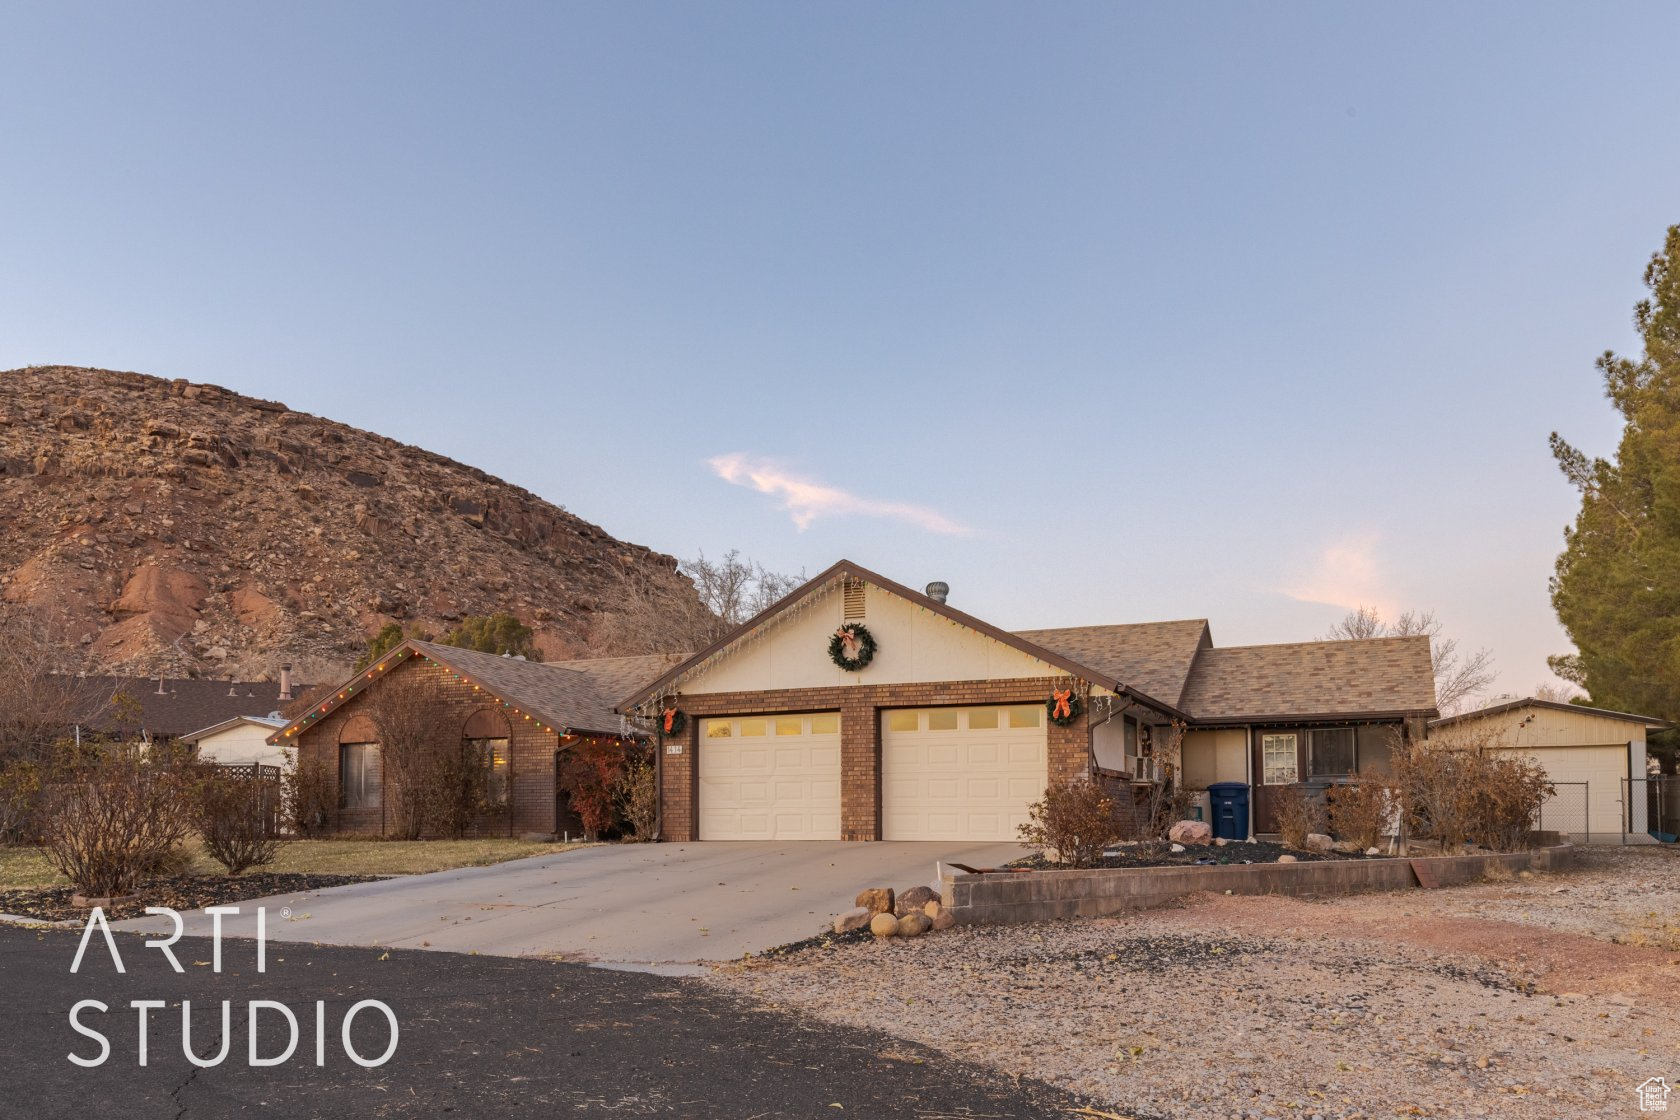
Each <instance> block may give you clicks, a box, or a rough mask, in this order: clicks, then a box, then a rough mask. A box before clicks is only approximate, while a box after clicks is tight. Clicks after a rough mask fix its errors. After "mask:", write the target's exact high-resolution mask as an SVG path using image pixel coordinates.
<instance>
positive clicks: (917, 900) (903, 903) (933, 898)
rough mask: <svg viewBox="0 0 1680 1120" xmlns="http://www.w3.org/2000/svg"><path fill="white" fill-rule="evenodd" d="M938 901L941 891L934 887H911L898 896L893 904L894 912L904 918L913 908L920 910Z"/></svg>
mask: <svg viewBox="0 0 1680 1120" xmlns="http://www.w3.org/2000/svg"><path fill="white" fill-rule="evenodd" d="M938 901H939V892H938V891H936V890H934V889H933V888H932V887H911V888H910V889H909V890H907V891H905V892H904V893H903V894H901V895H899V896H898V901H897V903H896V904H895V905H894V906H893V913H894V914H897V915H898V916H899V917H901V918H902V917H903V916H904V915H906V914H908V913H910V912H911V911H912V910H920V909H921V908H922V907H924V906H926V905H927V904H928V903H930V902H938Z"/></svg>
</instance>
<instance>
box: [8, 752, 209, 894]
mask: <svg viewBox="0 0 1680 1120" xmlns="http://www.w3.org/2000/svg"><path fill="white" fill-rule="evenodd" d="M191 777H192V774H191V770H190V769H189V768H187V767H185V766H172V765H168V764H167V763H166V762H164V761H163V760H161V759H159V758H158V757H156V754H155V752H146V751H142V750H141V749H139V748H137V747H132V746H126V745H100V746H96V747H92V748H90V749H87V750H84V751H82V752H80V753H79V754H78V755H76V756H75V757H74V758H73V759H72V760H70V761H69V762H67V763H64V764H63V765H62V766H61V768H59V769H58V770H57V771H56V772H55V773H54V774H53V775H52V776H51V778H50V780H48V781H47V782H45V783H44V785H43V788H42V791H41V801H40V811H39V814H38V817H37V822H38V823H37V835H38V836H39V838H40V841H41V846H42V847H43V848H45V849H46V852H47V855H48V858H50V859H51V860H52V863H53V865H54V866H55V867H57V868H58V870H59V871H60V872H62V873H63V874H64V875H65V877H67V878H68V879H69V880H70V881H71V882H72V883H74V884H75V886H76V888H77V889H78V890H79V891H81V892H82V893H83V894H85V895H88V896H91V897H104V896H108V895H121V894H127V893H129V892H131V891H132V890H133V889H134V888H135V887H137V886H138V885H139V884H140V883H141V881H142V880H143V879H145V878H146V877H147V876H148V875H151V874H155V873H156V871H155V870H154V869H156V868H157V867H159V866H160V864H162V863H163V862H164V861H166V860H168V859H169V858H170V853H171V852H172V851H174V850H175V849H177V848H179V847H180V846H181V843H182V841H184V840H185V839H186V837H187V834H188V832H189V830H190V823H189V820H190V817H189V812H188V809H189V802H190V792H191V790H190V784H191Z"/></svg>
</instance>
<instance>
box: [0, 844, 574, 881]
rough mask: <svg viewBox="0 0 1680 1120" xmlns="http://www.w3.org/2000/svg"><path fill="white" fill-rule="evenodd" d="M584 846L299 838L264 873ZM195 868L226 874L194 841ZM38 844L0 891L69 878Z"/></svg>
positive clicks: (0, 862) (2, 872) (4, 876)
mask: <svg viewBox="0 0 1680 1120" xmlns="http://www.w3.org/2000/svg"><path fill="white" fill-rule="evenodd" d="M581 847H583V845H582V844H536V843H529V842H527V841H524V840H502V839H494V840H295V841H292V842H291V843H289V844H287V845H286V846H285V847H283V848H281V849H280V858H279V859H277V860H275V861H274V863H273V864H272V865H271V866H269V867H266V868H263V869H262V870H264V871H277V872H288V871H289V872H299V873H303V874H310V875H419V874H423V873H425V872H427V871H447V870H449V869H450V868H453V867H484V866H486V865H488V864H492V863H501V862H503V861H505V860H510V859H524V858H525V857H526V856H542V855H551V854H553V853H555V852H565V851H570V850H571V849H573V848H581ZM192 851H193V871H195V872H197V873H198V874H201V875H220V874H222V873H223V872H222V868H221V865H220V864H218V863H216V861H214V860H212V859H211V858H209V857H208V856H206V855H205V854H204V853H203V852H202V851H201V850H199V848H198V845H197V844H196V843H194V844H193V845H192ZM64 881H65V880H64V878H63V876H61V875H59V874H58V872H57V871H55V870H53V867H52V864H51V863H49V862H48V861H47V857H46V855H45V854H44V853H42V852H41V850H40V849H38V848H5V847H0V890H13V889H19V888H28V887H52V886H58V885H60V884H62V883H63V882H64Z"/></svg>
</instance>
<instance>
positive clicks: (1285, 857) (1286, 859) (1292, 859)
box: [1277, 854, 1301, 863]
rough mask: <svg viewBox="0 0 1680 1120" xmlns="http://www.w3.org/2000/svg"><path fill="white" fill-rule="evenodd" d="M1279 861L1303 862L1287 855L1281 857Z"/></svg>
mask: <svg viewBox="0 0 1680 1120" xmlns="http://www.w3.org/2000/svg"><path fill="white" fill-rule="evenodd" d="M1277 861H1278V862H1279V863H1300V862H1301V861H1300V860H1298V859H1296V858H1295V857H1294V856H1292V855H1287V854H1285V855H1281V856H1279V857H1278V858H1277Z"/></svg>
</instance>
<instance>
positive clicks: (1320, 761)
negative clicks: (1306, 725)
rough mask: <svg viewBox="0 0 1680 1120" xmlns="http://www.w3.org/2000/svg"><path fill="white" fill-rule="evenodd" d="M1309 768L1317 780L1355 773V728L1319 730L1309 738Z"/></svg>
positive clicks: (1314, 731) (1313, 732)
mask: <svg viewBox="0 0 1680 1120" xmlns="http://www.w3.org/2000/svg"><path fill="white" fill-rule="evenodd" d="M1308 745H1309V746H1310V748H1311V749H1310V750H1308V751H1307V755H1308V758H1309V759H1310V761H1309V764H1308V765H1309V768H1310V770H1311V773H1312V776H1313V777H1315V778H1339V777H1342V776H1343V775H1346V774H1352V773H1353V772H1354V764H1353V728H1351V727H1329V728H1317V729H1315V730H1313V731H1312V732H1311V733H1310V734H1309V736H1308Z"/></svg>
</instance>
